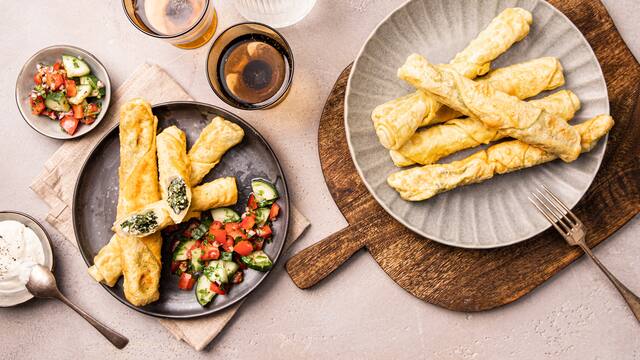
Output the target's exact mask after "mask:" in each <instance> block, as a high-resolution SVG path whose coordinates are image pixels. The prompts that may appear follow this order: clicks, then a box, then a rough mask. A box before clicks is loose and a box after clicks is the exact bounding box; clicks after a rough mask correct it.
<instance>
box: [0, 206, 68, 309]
mask: <svg viewBox="0 0 640 360" xmlns="http://www.w3.org/2000/svg"><path fill="white" fill-rule="evenodd" d="M0 214H14V215H18V216H21V217H23V218H26V219H28V220H31V221H32V222H33V223H34V224H36V225H37V226H38V228H40V230H41V231H42V233H43V234H44V239H42V238H41V237H40V236H38V239H39V240H40V242H41V243H42V247H43V251H44V253H45V257H46V256H47V253H48V254H51V265H50V266H49V265H47V264H44V266H46V267H47V268H48V269H49V270H51V271H52V272H53V271H54V269H55V256H54V255H55V254H54V253H53V245H52V243H51V235H49V232H47V229H45V227H44V226H42V223H41V222H40V221H38V220H37V219H36V218H34V217H33V216H31V215H29V214H27V213H25V212H22V211H17V210H0ZM16 221H17V220H16ZM20 223H21V224H23V225H24V226H26V227H28V226H27V224H25V223H24V222H23V221H20ZM36 235H37V234H36ZM43 240H46V241H43ZM27 294H28V295H27V297H26V298H24V300H21V301H19V302H16V303H15V304H13V305H7V306H2V305H0V308H3V307H13V306H17V305H20V304H24V303H26V302H27V301H29V300H31V299H34V298H35V296H33V295H32V294H31V293H29V292H28V291H27Z"/></svg>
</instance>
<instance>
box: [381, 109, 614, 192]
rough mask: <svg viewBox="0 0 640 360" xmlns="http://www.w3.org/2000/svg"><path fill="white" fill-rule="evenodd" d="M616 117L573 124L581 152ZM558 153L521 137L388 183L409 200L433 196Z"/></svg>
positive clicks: (404, 172) (407, 172)
mask: <svg viewBox="0 0 640 360" xmlns="http://www.w3.org/2000/svg"><path fill="white" fill-rule="evenodd" d="M613 124H614V121H613V118H611V116H609V115H600V116H597V117H595V118H593V119H591V120H588V121H585V122H584V123H581V124H578V125H575V126H574V127H573V128H574V130H576V132H578V133H579V134H580V150H581V152H588V151H590V150H591V149H592V148H593V147H594V146H595V145H596V144H597V142H598V140H599V139H600V138H601V137H603V136H604V135H606V134H607V133H608V132H609V130H611V128H612V127H613ZM557 158H558V157H557V156H556V155H555V154H552V153H550V152H547V151H544V150H542V149H540V148H538V147H535V146H532V145H529V144H527V143H524V142H522V141H519V140H513V141H506V142H502V143H500V144H497V145H493V146H491V147H489V148H488V149H486V150H482V151H479V152H477V153H475V154H473V155H471V156H469V157H467V158H465V159H463V160H460V161H454V162H452V163H450V164H433V165H426V166H422V167H415V168H412V169H408V170H402V171H399V172H396V173H393V174H391V175H390V176H389V177H388V178H387V183H388V184H389V185H390V186H391V187H392V188H394V189H395V190H396V191H397V192H398V193H399V194H400V196H401V197H402V198H403V199H405V200H409V201H421V200H426V199H429V198H431V197H433V196H435V195H437V194H439V193H442V192H445V191H449V190H451V189H454V188H456V187H459V186H463V185H468V184H475V183H479V182H482V181H485V180H488V179H490V178H492V177H493V176H494V175H496V174H505V173H509V172H512V171H516V170H520V169H524V168H528V167H532V166H536V165H539V164H543V163H546V162H549V161H552V160H555V159H557Z"/></svg>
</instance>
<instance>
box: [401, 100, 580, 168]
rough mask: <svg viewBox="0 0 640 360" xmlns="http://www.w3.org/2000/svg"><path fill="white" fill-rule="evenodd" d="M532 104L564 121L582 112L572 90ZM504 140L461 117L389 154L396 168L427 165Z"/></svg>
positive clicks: (417, 135) (473, 120) (424, 132)
mask: <svg viewBox="0 0 640 360" xmlns="http://www.w3.org/2000/svg"><path fill="white" fill-rule="evenodd" d="M529 103H530V104H532V105H534V106H536V107H538V108H541V109H544V110H545V111H547V112H549V113H550V114H552V115H555V116H557V117H559V118H560V119H562V120H564V121H569V120H571V119H573V117H574V115H575V113H576V112H577V111H578V110H579V109H580V100H579V99H578V97H577V96H576V95H575V94H574V93H573V92H571V91H569V90H561V91H558V92H556V93H554V94H552V95H549V96H547V97H545V98H542V99H540V100H532V101H529ZM505 137H506V135H505V134H503V133H502V132H500V131H499V130H497V129H491V128H488V127H487V126H486V125H485V124H484V123H483V122H482V121H480V120H478V119H476V118H473V117H469V118H461V119H455V120H450V121H448V122H446V123H444V124H439V125H434V126H432V127H429V128H426V129H424V130H421V131H418V132H416V133H415V134H414V135H413V136H412V137H411V139H409V141H407V142H406V143H405V144H404V145H402V147H401V148H400V149H398V150H391V151H389V153H390V154H391V159H392V160H393V163H394V164H395V165H396V166H409V165H413V164H415V163H418V164H422V165H428V164H432V163H434V162H436V161H438V160H440V159H441V158H443V157H446V156H449V155H451V154H454V153H456V152H458V151H462V150H465V149H470V148H472V147H476V146H478V145H480V144H488V143H490V142H493V141H498V140H500V139H503V138H505Z"/></svg>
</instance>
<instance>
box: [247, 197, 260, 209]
mask: <svg viewBox="0 0 640 360" xmlns="http://www.w3.org/2000/svg"><path fill="white" fill-rule="evenodd" d="M247 207H248V208H249V209H251V210H255V209H257V208H258V203H257V202H256V197H255V196H253V194H251V195H249V201H247Z"/></svg>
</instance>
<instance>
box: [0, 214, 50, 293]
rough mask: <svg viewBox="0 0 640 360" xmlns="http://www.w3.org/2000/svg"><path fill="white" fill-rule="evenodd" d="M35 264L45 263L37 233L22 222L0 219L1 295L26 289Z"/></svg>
mask: <svg viewBox="0 0 640 360" xmlns="http://www.w3.org/2000/svg"><path fill="white" fill-rule="evenodd" d="M35 264H44V249H43V248H42V243H41V242H40V239H39V238H38V236H37V235H36V233H35V232H33V230H31V229H29V228H28V227H26V226H25V225H24V224H22V223H21V222H18V221H15V220H6V221H0V295H1V294H2V293H13V292H17V291H22V290H26V287H25V284H26V283H27V281H28V280H29V274H30V273H31V268H32V267H33V266H34V265H35Z"/></svg>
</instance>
